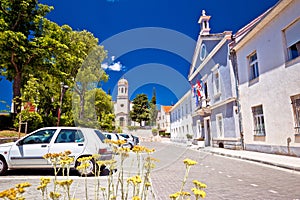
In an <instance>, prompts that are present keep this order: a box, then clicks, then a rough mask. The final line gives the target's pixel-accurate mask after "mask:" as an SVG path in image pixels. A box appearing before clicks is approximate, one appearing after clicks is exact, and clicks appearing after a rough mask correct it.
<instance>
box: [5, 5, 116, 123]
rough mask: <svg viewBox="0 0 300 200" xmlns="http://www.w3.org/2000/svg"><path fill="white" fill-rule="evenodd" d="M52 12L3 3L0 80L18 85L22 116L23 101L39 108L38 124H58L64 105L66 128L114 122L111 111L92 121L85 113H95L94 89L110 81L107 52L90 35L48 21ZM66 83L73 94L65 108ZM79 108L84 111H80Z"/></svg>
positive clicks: (15, 89) (69, 94)
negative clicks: (78, 123) (105, 65)
mask: <svg viewBox="0 0 300 200" xmlns="http://www.w3.org/2000/svg"><path fill="white" fill-rule="evenodd" d="M52 9H53V7H51V6H48V5H43V4H40V3H38V1H37V0H1V1H0V54H1V56H0V75H3V76H4V77H5V78H6V79H7V80H9V81H11V82H13V98H14V101H15V103H16V104H15V112H18V113H19V112H20V111H21V105H22V101H24V102H27V101H28V102H31V103H33V104H34V105H35V106H36V108H37V114H39V115H40V116H41V117H42V120H38V121H39V122H40V123H42V124H41V125H44V126H53V125H55V124H56V122H57V116H58V110H59V108H60V106H61V111H62V112H61V125H70V126H71V125H74V124H75V122H74V118H73V115H75V118H77V119H81V120H82V121H84V120H85V121H97V120H98V117H99V119H101V122H103V119H106V121H109V120H112V117H113V116H110V114H111V111H110V108H109V107H105V108H103V110H104V109H108V110H109V111H105V112H104V111H103V110H101V111H100V110H99V111H96V113H95V115H93V116H91V115H90V114H86V113H89V111H90V109H94V110H95V104H91V102H93V103H95V101H93V99H95V98H98V97H95V96H94V95H97V94H96V93H94V92H93V89H94V88H96V87H98V86H99V83H101V82H102V81H107V80H108V76H107V74H106V73H105V72H104V71H103V70H102V69H101V62H102V61H103V59H104V58H105V57H106V51H105V50H104V47H103V46H99V45H98V42H99V41H98V39H97V38H95V37H94V35H93V34H92V33H90V32H88V31H85V30H83V31H73V30H72V28H71V27H69V26H68V25H63V26H59V25H57V24H56V23H54V22H52V21H50V20H48V19H46V18H45V15H46V14H47V13H49V12H50V11H51V10H52ZM61 83H63V84H65V85H68V87H69V89H68V90H67V91H66V92H65V94H64V95H63V98H62V104H61V105H60V98H61V96H62V92H61V91H62V90H61ZM100 95H103V97H102V98H103V99H105V98H108V99H109V98H110V97H109V96H107V95H106V94H105V93H100ZM86 96H87V97H86ZM74 97H75V98H74ZM73 98H74V99H75V104H74V102H72V99H73ZM85 98H88V101H89V103H86V102H85V101H86V99H85ZM77 100H78V104H77V105H76V101H77ZM96 102H97V101H96ZM74 106H75V107H76V106H78V108H80V109H79V110H78V112H76V108H75V110H74V109H73V107H74ZM96 107H97V106H96ZM85 109H86V110H85ZM76 114H77V116H76ZM23 115H24V113H23ZM85 115H90V116H88V117H87V118H86V117H85ZM106 115H107V116H106ZM25 118H26V117H23V119H25ZM92 118H93V119H92ZM104 121H105V120H104ZM83 123H84V122H83ZM103 123H104V122H103ZM104 124H105V123H104ZM97 125H98V126H99V123H98V124H97ZM103 126H104V125H103ZM105 126H107V125H105Z"/></svg>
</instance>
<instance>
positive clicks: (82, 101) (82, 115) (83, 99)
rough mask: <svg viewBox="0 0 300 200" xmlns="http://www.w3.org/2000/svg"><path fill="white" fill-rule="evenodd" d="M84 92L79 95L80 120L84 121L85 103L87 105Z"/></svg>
mask: <svg viewBox="0 0 300 200" xmlns="http://www.w3.org/2000/svg"><path fill="white" fill-rule="evenodd" d="M84 94H85V93H84V92H83V93H82V94H80V95H79V98H80V111H79V119H81V120H83V118H84V103H85V98H84Z"/></svg>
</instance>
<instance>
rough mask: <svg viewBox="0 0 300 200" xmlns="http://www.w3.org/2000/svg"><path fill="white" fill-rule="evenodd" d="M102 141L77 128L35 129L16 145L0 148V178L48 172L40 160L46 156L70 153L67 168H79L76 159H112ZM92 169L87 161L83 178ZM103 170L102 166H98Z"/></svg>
mask: <svg viewBox="0 0 300 200" xmlns="http://www.w3.org/2000/svg"><path fill="white" fill-rule="evenodd" d="M105 139H106V137H105V136H104V135H103V134H102V133H101V132H100V131H99V130H97V129H92V128H79V127H47V128H41V129H38V130H36V131H34V132H32V133H30V134H28V135H26V136H25V137H23V138H21V139H19V140H18V141H16V142H11V143H5V144H1V145H0V175H4V174H5V173H6V171H7V170H9V169H20V168H39V169H40V168H52V164H51V163H50V162H49V161H48V160H46V159H44V158H43V156H44V155H45V154H47V153H59V152H64V151H66V150H69V151H71V154H70V155H69V156H70V157H74V162H73V163H72V164H71V168H73V169H76V166H78V165H80V162H78V158H81V157H87V156H91V155H93V154H100V155H101V156H100V158H99V159H101V160H108V159H111V158H112V153H113V152H112V150H111V147H110V146H109V145H108V144H106V143H104V140H105ZM95 167H96V164H95V160H91V161H90V166H89V169H88V170H87V172H86V173H85V174H86V175H91V174H92V173H93V171H94V169H95ZM102 167H105V166H102Z"/></svg>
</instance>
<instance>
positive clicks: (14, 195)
mask: <svg viewBox="0 0 300 200" xmlns="http://www.w3.org/2000/svg"><path fill="white" fill-rule="evenodd" d="M30 186H31V184H30V183H28V182H24V183H19V184H17V185H16V186H15V188H10V189H7V190H4V191H2V192H0V198H3V199H4V198H7V199H18V200H23V199H25V197H23V196H22V194H23V193H24V192H25V189H24V188H26V187H30Z"/></svg>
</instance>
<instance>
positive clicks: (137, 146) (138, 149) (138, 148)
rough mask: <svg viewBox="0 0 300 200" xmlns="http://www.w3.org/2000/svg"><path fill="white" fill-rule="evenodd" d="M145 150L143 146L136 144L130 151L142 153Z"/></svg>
mask: <svg viewBox="0 0 300 200" xmlns="http://www.w3.org/2000/svg"><path fill="white" fill-rule="evenodd" d="M144 150H145V147H144V146H140V145H136V146H134V147H133V148H132V151H133V152H135V153H142V152H143V151H144Z"/></svg>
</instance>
